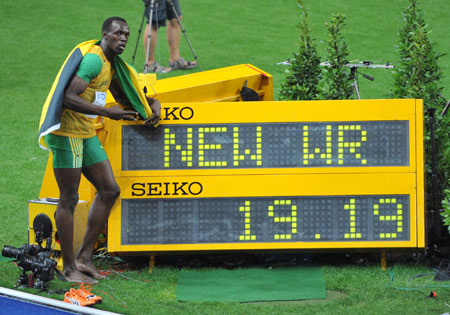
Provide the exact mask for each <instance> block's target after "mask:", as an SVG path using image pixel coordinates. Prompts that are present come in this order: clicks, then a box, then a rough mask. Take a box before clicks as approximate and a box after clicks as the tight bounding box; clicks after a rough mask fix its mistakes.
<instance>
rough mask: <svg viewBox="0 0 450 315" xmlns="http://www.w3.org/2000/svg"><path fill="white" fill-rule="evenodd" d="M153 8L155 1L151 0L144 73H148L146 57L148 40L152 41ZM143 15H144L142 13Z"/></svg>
mask: <svg viewBox="0 0 450 315" xmlns="http://www.w3.org/2000/svg"><path fill="white" fill-rule="evenodd" d="M154 6H155V0H152V1H151V3H150V15H149V17H148V23H147V25H148V34H147V49H146V52H145V64H144V73H148V68H149V64H148V57H149V55H150V40H151V39H152V19H153V9H154ZM144 14H145V13H144Z"/></svg>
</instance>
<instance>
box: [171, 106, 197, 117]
mask: <svg viewBox="0 0 450 315" xmlns="http://www.w3.org/2000/svg"><path fill="white" fill-rule="evenodd" d="M163 113H164V116H163V120H180V119H182V120H189V119H191V118H192V117H194V110H193V109H192V108H191V107H171V108H167V107H166V108H164V111H163Z"/></svg>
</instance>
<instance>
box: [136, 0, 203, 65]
mask: <svg viewBox="0 0 450 315" xmlns="http://www.w3.org/2000/svg"><path fill="white" fill-rule="evenodd" d="M143 1H144V3H145V9H144V14H143V15H142V20H141V25H140V27H139V31H138V39H137V42H136V47H135V49H134V53H133V58H132V62H131V64H132V65H133V64H134V60H135V58H136V52H137V48H138V45H139V40H140V38H141V33H142V27H143V25H144V19H145V16H146V12H147V11H148V8H149V6H150V15H149V19H148V22H147V25H148V40H147V47H146V55H145V64H144V73H147V72H148V68H149V65H148V57H149V55H150V40H151V27H152V19H153V11H154V10H155V6H156V10H157V9H158V0H143ZM166 3H168V4H170V5H171V6H172V9H173V11H174V13H175V17H176V18H177V21H178V23H179V25H180V28H181V30H182V31H183V35H184V37H185V38H186V41H187V43H188V45H189V48H190V49H191V52H192V55H193V56H194V59H195V61H196V62H197V65H198V66H199V67H200V64H199V62H198V56H197V55H196V54H195V51H194V48H193V47H192V45H191V42H190V40H189V38H188V36H187V34H186V29H185V28H184V26H183V24H182V23H181V19H180V16H179V15H178V12H177V10H176V9H175V6H174V4H173V2H172V0H166ZM156 20H158V18H156Z"/></svg>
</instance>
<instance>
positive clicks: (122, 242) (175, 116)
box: [105, 99, 425, 253]
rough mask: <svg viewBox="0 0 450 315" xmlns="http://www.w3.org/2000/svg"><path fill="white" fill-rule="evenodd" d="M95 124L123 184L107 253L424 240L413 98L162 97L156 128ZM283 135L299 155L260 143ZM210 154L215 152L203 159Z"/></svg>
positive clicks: (417, 103)
mask: <svg viewBox="0 0 450 315" xmlns="http://www.w3.org/2000/svg"><path fill="white" fill-rule="evenodd" d="M390 126H393V127H392V128H393V129H390V128H391V127H390ZM397 127H399V128H397ZM295 128H297V129H295ZM396 128H397V129H396ZM291 129H292V130H293V129H295V130H297V131H295V132H296V133H295V132H294V135H292V134H291V135H290V136H289V137H288V136H286V134H283V132H288V131H289V130H291ZM105 130H106V131H107V133H108V136H107V137H106V142H105V149H106V150H107V153H108V156H109V158H110V161H111V164H112V167H113V171H114V174H115V177H116V180H117V182H118V184H119V186H120V188H121V191H122V193H121V197H120V200H119V201H118V202H117V203H116V205H115V206H114V208H113V210H112V213H111V215H110V218H109V221H108V251H109V252H116V253H133V252H158V251H197V250H266V249H270V250H277V249H283V250H284V249H295V250H300V249H345V248H353V249H356V248H380V249H385V248H421V247H424V246H425V216H424V211H425V210H424V149H423V104H422V101H421V100H413V99H408V100H349V101H300V102H273V101H268V102H245V103H239V102H238V103H236V102H233V103H227V102H220V103H171V104H163V108H162V119H161V124H160V126H159V127H158V128H157V129H156V131H154V130H153V131H152V130H150V129H146V127H144V126H142V124H139V123H134V122H114V121H110V120H105ZM244 130H254V132H253V133H251V135H247V138H245V137H244V136H243V131H244ZM315 131H320V132H321V134H320V136H319V137H318V138H317V137H316V138H314V137H313V133H314V132H315ZM350 133H352V135H353V136H354V135H356V140H354V137H353V136H352V137H353V138H352V139H353V140H348V139H346V136H348V135H350ZM280 134H281V135H280ZM398 134H400V136H398ZM391 136H392V137H393V138H392V139H394V138H395V137H396V138H395V139H397V140H396V141H397V142H395V141H394V140H392V141H391V140H390V137H391ZM394 136H395V137H394ZM277 137H278V138H277ZM376 137H378V138H379V139H376ZM135 138H140V140H139V141H141V142H136V143H134V142H133V141H134V139H135ZM297 138H298V141H299V142H298V143H297V144H295V143H294V144H292V142H293V141H294V142H295V141H297ZM270 139H273V140H272V142H269V141H271V140H270ZM314 139H315V140H314ZM285 140H286V141H285ZM283 141H284V142H285V143H288V145H289V148H291V149H295V150H297V149H298V150H299V151H298V152H299V153H300V154H298V156H297V153H292V152H293V151H289V152H282V151H276V152H274V150H273V149H272V150H269V149H268V148H269V146H272V147H271V148H279V146H278V147H277V143H281V142H283ZM376 141H378V142H376ZM390 141H391V142H390ZM393 141H394V142H393ZM282 147H283V146H282ZM385 147H386V148H385ZM363 148H364V149H365V150H368V151H362V150H363ZM385 149H386V150H385ZM388 149H389V150H391V151H389V152H394V153H395V154H397V155H399V158H398V159H391V157H390V156H389V154H390V153H389V152H388V151H387V150H388ZM227 150H228V151H230V152H228V153H227V152H226V151H227ZM136 151H139V152H138V153H136ZM213 151H214V152H218V153H221V151H223V155H222V156H220V154H219V157H220V158H217V156H216V157H214V156H213V155H211V156H212V157H211V156H210V157H209V161H207V160H208V154H209V153H210V152H213ZM369 151H370V152H372V153H370V154H371V156H365V154H368V153H367V152H369ZM385 151H386V152H388V153H386V152H385ZM296 152H297V151H296ZM364 152H365V153H364ZM373 152H375V153H373ZM394 153H393V154H394ZM152 154H153V155H152ZM177 154H178V155H177ZM383 154H384V155H383ZM290 155H295V158H294V159H292V158H291V157H290ZM136 156H138V158H139V159H140V161H141V162H142V163H141V164H139V163H137V164H138V166H136V163H134V161H133V159H134V157H136ZM380 156H383V158H380V159H384V160H383V161H381V160H380V161H381V162H380V163H377V161H378V160H377V159H378V158H377V157H380ZM269 157H270V161H269V162H267V160H269ZM283 158H285V159H286V161H288V162H286V165H282V163H283ZM278 160H280V161H281V162H280V161H278ZM297 160H298V163H297V164H295V163H294V164H293V163H292V161H294V162H295V161H297ZM153 162H155V163H153ZM244 162H245V163H244ZM278 162H279V163H281V164H277V163H278ZM148 163H149V164H148ZM206 163H208V164H206ZM271 163H272V164H271ZM130 165H131V166H130ZM274 165H275V166H274ZM194 204H195V205H196V207H197V208H196V209H195V210H191V209H190V208H189V207H190V205H194ZM323 204H326V205H327V206H323ZM135 205H137V206H136V207H137V208H136V209H135V208H133V207H135ZM149 205H152V207H153V208H152V209H150V208H147V206H149ZM169 205H172V206H171V207H172V208H170V210H169V208H167V209H166V208H165V207H166V206H167V207H169ZM220 205H227V207H229V208H230V207H232V208H233V209H231V208H230V209H226V211H225V210H224V211H225V212H223V213H222V212H221V211H222V210H221V209H220V207H221V206H220ZM139 207H140V208H139ZM177 207H178V208H177ZM224 207H225V206H224ZM308 207H309V208H308ZM336 207H339V209H336ZM125 209H127V210H125ZM133 209H134V210H133ZM166 210H167V211H166ZM363 210H364V212H362V211H363ZM233 211H235V213H234V212H233ZM149 212H153V214H149ZM166 212H167V213H169V214H170V216H169V217H167V218H166V217H165V216H166V214H167V213H166ZM131 213H133V215H132V214H131ZM361 213H363V214H361ZM169 214H167V215H169ZM235 214H236V217H233V218H234V219H233V218H230V216H234V215H235ZM360 214H361V215H360ZM158 216H159V217H163V216H164V218H166V219H163V220H162V221H161V222H160V221H158V219H157V218H158ZM217 216H219V217H217ZM190 220H191V221H192V222H190ZM258 220H259V221H258ZM306 221H308V224H309V225H308V224H306V223H305V222H306ZM164 222H166V223H167V222H169V223H168V224H169V225H170V226H164V224H165V223H164ZM170 222H172V223H170ZM174 222H175V223H174ZM216 223H217V225H215V224H216ZM202 224H203V225H202ZM230 225H236V226H237V228H236V227H234V230H232V229H230V231H228V232H227V233H228V234H227V233H225V232H224V229H226V226H230ZM174 226H175V228H174ZM326 226H328V230H327V229H325V227H326ZM165 229H166V230H172V232H174V231H175V232H174V233H175V234H172V236H168V238H167V239H166V238H164V235H165V234H164V233H165V232H164V230H165ZM174 229H175V230H174ZM183 229H185V230H183ZM134 230H136V232H135V231H134ZM149 231H150V232H151V233H154V235H155V237H154V238H153V239H152V241H148V240H149V239H151V238H147V236H146V233H150V232H149ZM268 231H269V232H268ZM197 234H198V235H197ZM161 235H163V236H161ZM174 235H175V236H174ZM208 235H211V238H210V239H209V236H208ZM214 235H215V236H214ZM220 235H224V238H221V237H222V236H220ZM171 237H172V238H171ZM158 240H161V241H160V242H159V241H158Z"/></svg>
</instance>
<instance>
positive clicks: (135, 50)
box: [131, 3, 148, 65]
mask: <svg viewBox="0 0 450 315" xmlns="http://www.w3.org/2000/svg"><path fill="white" fill-rule="evenodd" d="M147 7H148V4H147V3H146V4H145V9H144V14H143V15H142V20H141V26H140V27H139V31H138V39H137V41H136V47H135V48H134V53H133V59H132V60H131V65H134V59H135V58H136V52H137V49H138V45H139V40H140V38H141V33H142V26H143V25H144V18H145V12H147Z"/></svg>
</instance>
